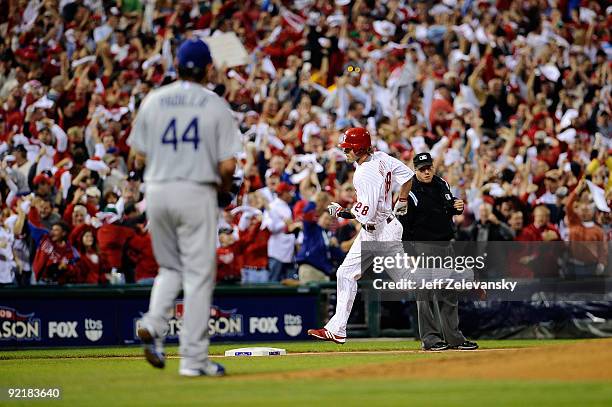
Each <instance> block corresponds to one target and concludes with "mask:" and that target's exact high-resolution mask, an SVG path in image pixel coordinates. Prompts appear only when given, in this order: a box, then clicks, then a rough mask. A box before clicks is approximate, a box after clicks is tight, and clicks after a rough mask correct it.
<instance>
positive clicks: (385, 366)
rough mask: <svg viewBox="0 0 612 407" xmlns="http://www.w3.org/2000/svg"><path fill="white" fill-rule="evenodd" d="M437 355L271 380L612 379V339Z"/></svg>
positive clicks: (305, 373)
mask: <svg viewBox="0 0 612 407" xmlns="http://www.w3.org/2000/svg"><path fill="white" fill-rule="evenodd" d="M432 356H435V357H431V358H426V359H416V360H406V361H405V362H385V363H379V364H368V365H366V366H351V367H348V368H347V367H342V368H323V369H317V370H314V371H313V370H309V371H298V372H288V373H282V374H269V375H266V376H269V378H270V379H298V378H303V379H307V378H328V379H330V378H342V379H349V378H351V377H354V378H362V379H363V378H367V377H372V378H377V379H380V378H384V377H389V378H402V379H403V378H405V379H512V380H568V381H589V380H596V381H612V339H602V340H590V341H588V342H579V343H572V344H565V345H551V346H539V347H534V348H523V349H503V350H502V349H499V350H483V351H446V352H440V353H437V354H436V355H432ZM258 378H261V375H259V376H258Z"/></svg>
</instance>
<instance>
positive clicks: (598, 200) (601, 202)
mask: <svg viewBox="0 0 612 407" xmlns="http://www.w3.org/2000/svg"><path fill="white" fill-rule="evenodd" d="M587 185H588V186H589V190H590V191H591V195H592V196H593V201H594V202H595V206H597V209H599V210H600V211H602V212H610V207H609V206H608V203H607V202H606V193H605V191H604V190H603V189H602V188H600V187H598V186H597V185H595V184H593V183H592V182H591V181H587Z"/></svg>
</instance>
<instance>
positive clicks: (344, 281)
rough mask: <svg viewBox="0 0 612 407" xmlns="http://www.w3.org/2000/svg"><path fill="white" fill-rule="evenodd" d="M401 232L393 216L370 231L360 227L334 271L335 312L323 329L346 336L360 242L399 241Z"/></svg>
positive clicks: (358, 267) (355, 292) (354, 294)
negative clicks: (390, 219) (342, 259)
mask: <svg viewBox="0 0 612 407" xmlns="http://www.w3.org/2000/svg"><path fill="white" fill-rule="evenodd" d="M402 232H403V227H402V224H401V223H400V221H399V220H397V218H395V217H394V218H393V220H392V221H391V222H389V223H387V221H386V220H385V221H383V222H381V223H380V224H378V225H376V230H374V231H372V232H368V231H367V230H365V228H363V227H362V228H361V231H360V232H359V235H358V236H357V238H356V239H355V241H354V242H353V245H352V246H351V249H350V250H349V252H348V253H347V254H346V257H345V258H344V261H343V262H342V264H341V265H340V267H339V268H338V271H336V277H337V282H336V287H337V288H336V291H337V294H336V297H337V300H336V313H335V314H334V316H333V317H332V319H330V320H329V322H328V323H327V325H325V329H327V330H328V331H329V332H331V333H333V334H334V335H338V336H342V337H346V324H347V322H348V319H349V316H350V315H351V309H352V308H353V301H355V296H356V295H357V280H359V279H360V278H361V242H401V240H402ZM364 267H365V268H367V267H369V265H365V264H364Z"/></svg>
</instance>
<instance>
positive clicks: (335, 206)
mask: <svg viewBox="0 0 612 407" xmlns="http://www.w3.org/2000/svg"><path fill="white" fill-rule="evenodd" d="M342 209H343V208H342V205H340V204H339V203H337V202H332V203H331V204H329V205H327V212H329V214H330V215H331V216H333V217H334V218H336V217H338V212H340V211H341V210H342Z"/></svg>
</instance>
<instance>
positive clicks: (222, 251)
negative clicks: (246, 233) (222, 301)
mask: <svg viewBox="0 0 612 407" xmlns="http://www.w3.org/2000/svg"><path fill="white" fill-rule="evenodd" d="M219 242H220V244H221V245H220V246H219V247H218V248H217V282H226V283H233V282H239V281H240V266H241V265H240V260H241V258H240V250H239V249H240V247H239V246H240V245H239V244H238V242H236V241H235V239H234V231H233V230H232V229H230V228H227V229H220V230H219Z"/></svg>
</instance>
